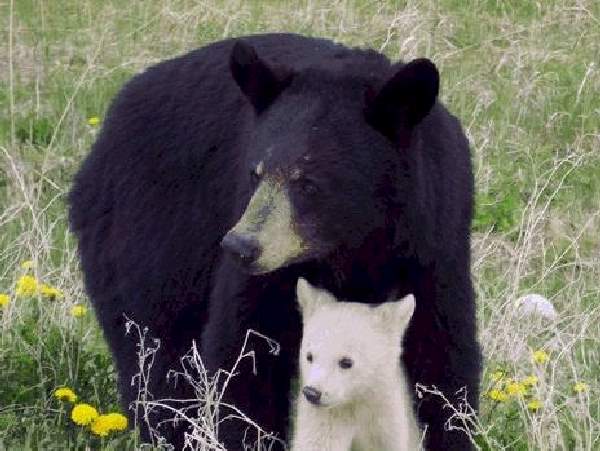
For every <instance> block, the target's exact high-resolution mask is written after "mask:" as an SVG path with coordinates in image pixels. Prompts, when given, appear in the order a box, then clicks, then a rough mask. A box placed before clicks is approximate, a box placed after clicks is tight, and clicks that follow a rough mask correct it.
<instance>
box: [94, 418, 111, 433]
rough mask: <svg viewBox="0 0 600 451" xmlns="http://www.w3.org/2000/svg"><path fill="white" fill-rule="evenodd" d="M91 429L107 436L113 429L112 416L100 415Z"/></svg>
mask: <svg viewBox="0 0 600 451" xmlns="http://www.w3.org/2000/svg"><path fill="white" fill-rule="evenodd" d="M90 430H91V431H92V433H93V434H95V435H98V436H99V437H106V436H107V435H108V433H109V432H110V431H111V430H112V428H111V420H110V418H108V417H107V415H100V416H99V417H97V418H96V419H95V420H94V421H93V422H92V424H91V425H90Z"/></svg>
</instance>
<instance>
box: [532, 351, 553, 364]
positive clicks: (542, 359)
mask: <svg viewBox="0 0 600 451" xmlns="http://www.w3.org/2000/svg"><path fill="white" fill-rule="evenodd" d="M532 356H533V361H534V362H535V363H538V364H540V365H541V364H544V363H546V362H547V361H548V360H550V356H549V355H548V353H547V352H546V351H542V350H541V349H538V350H537V351H535V352H534V353H533V355H532Z"/></svg>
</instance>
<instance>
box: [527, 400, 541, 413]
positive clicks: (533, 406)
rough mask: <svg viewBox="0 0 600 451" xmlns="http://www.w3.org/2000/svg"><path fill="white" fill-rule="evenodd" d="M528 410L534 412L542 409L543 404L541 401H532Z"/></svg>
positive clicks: (528, 405) (528, 404)
mask: <svg viewBox="0 0 600 451" xmlns="http://www.w3.org/2000/svg"><path fill="white" fill-rule="evenodd" d="M527 408H528V409H529V410H531V411H533V412H535V411H536V410H539V409H541V408H542V402H541V401H540V400H539V399H532V400H531V401H529V402H528V403H527Z"/></svg>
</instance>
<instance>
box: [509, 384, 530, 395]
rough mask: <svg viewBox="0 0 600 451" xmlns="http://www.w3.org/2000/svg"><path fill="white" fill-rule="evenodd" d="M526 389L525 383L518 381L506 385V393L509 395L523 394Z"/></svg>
mask: <svg viewBox="0 0 600 451" xmlns="http://www.w3.org/2000/svg"><path fill="white" fill-rule="evenodd" d="M526 391H527V390H526V388H525V385H523V384H519V383H518V382H511V383H509V384H507V385H506V393H507V394H508V395H509V396H523V395H524V394H525V392H526Z"/></svg>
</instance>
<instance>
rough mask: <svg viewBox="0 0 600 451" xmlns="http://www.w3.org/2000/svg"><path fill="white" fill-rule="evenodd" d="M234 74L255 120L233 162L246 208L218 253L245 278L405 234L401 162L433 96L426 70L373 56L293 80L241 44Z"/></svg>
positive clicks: (354, 57) (291, 73) (292, 74)
mask: <svg viewBox="0 0 600 451" xmlns="http://www.w3.org/2000/svg"><path fill="white" fill-rule="evenodd" d="M317 61H318V60H317ZM230 68H231V74H232V78H233V80H234V81H235V83H236V84H237V85H238V87H239V89H240V91H241V93H242V94H243V95H244V96H245V97H246V98H247V100H248V104H249V105H251V110H252V114H253V115H254V119H253V121H252V126H251V127H250V128H249V129H248V130H247V131H245V132H244V133H243V136H244V138H243V146H244V149H240V152H243V155H244V157H243V158H242V159H241V160H240V161H239V163H238V164H239V174H238V180H237V183H238V184H239V189H240V190H241V191H242V194H241V196H240V198H244V199H246V198H247V199H248V201H247V204H246V205H245V206H243V208H242V209H241V211H240V215H241V216H240V218H239V220H238V222H237V223H236V224H235V225H234V226H233V227H232V228H231V230H229V231H228V233H227V234H226V235H225V237H224V238H223V241H222V245H223V247H224V248H225V249H226V250H227V251H228V252H229V253H230V254H231V255H233V256H235V257H237V259H238V260H239V261H240V262H241V263H242V264H243V266H244V267H246V268H247V270H248V271H249V272H251V273H254V274H260V273H267V272H270V271H274V270H277V269H279V268H282V267H285V266H288V265H290V264H293V263H298V262H304V261H309V260H325V259H326V258H327V256H329V255H331V254H332V253H334V252H336V251H337V250H342V251H344V252H347V251H352V250H354V249H358V248H360V247H361V246H362V245H363V244H364V243H367V242H369V239H370V237H372V236H374V235H375V234H378V235H377V236H383V235H385V234H386V233H387V234H389V235H392V236H395V235H396V234H398V230H402V227H401V225H397V224H395V223H394V221H401V220H402V217H403V214H402V211H403V207H402V203H403V202H404V201H405V199H406V198H409V197H410V194H409V193H407V192H406V191H407V190H406V189H403V184H405V185H409V184H410V180H409V177H408V176H407V175H406V174H404V173H403V172H402V171H407V169H406V167H407V165H406V164H404V163H403V161H402V160H403V159H406V158H409V157H410V158H412V156H411V155H410V152H409V150H410V149H408V147H410V146H411V138H412V135H413V129H415V127H416V126H417V125H419V124H420V123H421V121H422V119H423V118H424V117H425V116H426V115H427V114H428V113H429V111H430V110H431V108H432V107H433V105H434V104H435V102H436V98H437V94H438V85H439V77H438V72H437V70H436V68H435V66H434V65H433V64H432V63H431V62H430V61H428V60H415V61H412V62H410V63H408V64H405V65H398V66H392V65H390V63H389V61H388V60H387V59H386V58H385V57H384V56H382V55H378V54H376V53H374V52H373V53H366V52H364V53H360V52H358V51H350V50H340V53H339V55H337V56H335V57H333V56H332V57H330V58H328V59H327V60H326V61H320V62H316V63H315V65H312V66H309V67H305V68H300V69H294V70H292V69H290V68H286V67H281V66H275V65H274V64H271V63H270V62H267V61H264V60H263V59H261V58H260V55H258V54H257V52H256V51H255V49H254V48H253V47H252V46H250V45H249V44H247V43H245V42H243V41H238V42H237V43H236V44H235V45H233V47H232V51H231V56H230ZM390 229H391V230H390ZM388 241H389V240H388ZM386 242H387V241H386Z"/></svg>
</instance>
